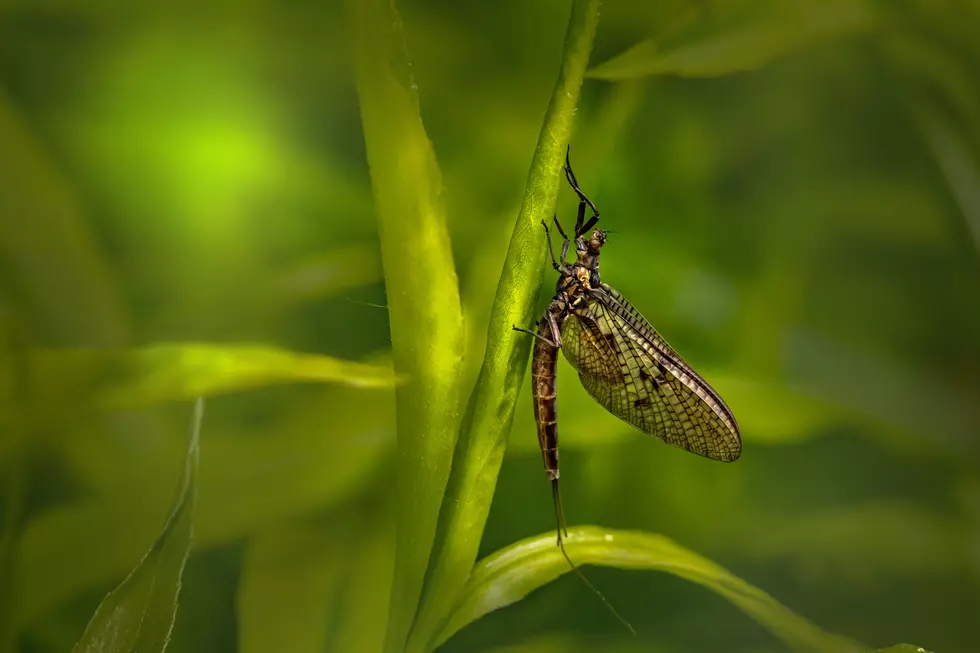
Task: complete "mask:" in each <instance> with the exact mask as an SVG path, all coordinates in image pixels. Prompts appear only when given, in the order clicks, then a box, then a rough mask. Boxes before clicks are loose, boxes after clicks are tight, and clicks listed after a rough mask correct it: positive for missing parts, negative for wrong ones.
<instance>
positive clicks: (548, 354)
mask: <svg viewBox="0 0 980 653" xmlns="http://www.w3.org/2000/svg"><path fill="white" fill-rule="evenodd" d="M538 336H540V337H538V338H535V339H534V357H533V359H532V361H531V383H532V385H533V386H534V387H533V389H534V420H535V422H537V425H538V445H540V447H541V456H542V458H543V459H544V468H545V471H547V472H548V478H550V479H556V478H558V418H557V416H556V412H555V395H556V383H555V375H556V374H557V372H558V348H557V347H554V346H552V345H551V344H549V343H548V342H545V340H542V338H546V339H548V340H552V339H553V338H554V335H553V334H552V332H551V326H550V324H549V322H548V315H547V314H546V315H545V316H544V317H543V318H541V321H540V322H538Z"/></svg>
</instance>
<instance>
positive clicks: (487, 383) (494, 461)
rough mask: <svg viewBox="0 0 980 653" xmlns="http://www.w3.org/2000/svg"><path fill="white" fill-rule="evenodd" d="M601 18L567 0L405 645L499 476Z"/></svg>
mask: <svg viewBox="0 0 980 653" xmlns="http://www.w3.org/2000/svg"><path fill="white" fill-rule="evenodd" d="M598 19H599V0H574V1H573V3H572V10H571V17H570V19H569V23H568V30H567V32H566V37H565V51H564V54H563V58H562V64H561V71H560V72H559V74H558V81H557V82H556V84H555V89H554V92H553V93H552V95H551V101H550V103H549V105H548V111H547V113H546V115H545V119H544V124H543V125H542V127H541V132H540V135H539V136H538V144H537V147H536V148H535V152H534V159H533V161H532V162H531V169H530V171H529V172H528V177H527V186H526V189H525V192H524V201H523V204H522V206H521V211H520V214H519V215H518V217H517V223H516V225H515V226H514V233H513V236H512V237H511V241H510V247H509V248H508V250H507V258H506V260H505V261H504V268H503V271H502V273H501V276H500V282H499V283H498V285H497V294H496V297H495V299H494V304H493V312H492V317H491V321H490V327H489V332H488V334H487V349H486V355H485V357H484V360H483V366H482V368H481V369H480V375H479V378H478V380H477V383H476V388H475V390H474V393H473V395H472V396H471V398H470V403H469V406H468V408H467V414H466V419H465V421H464V425H463V428H462V432H461V436H460V440H459V442H458V444H457V447H456V453H455V455H454V461H453V468H452V473H451V475H450V479H449V486H448V488H447V490H446V495H445V497H444V499H443V504H442V511H441V513H440V515H439V531H438V533H437V536H436V544H435V549H434V552H433V559H432V562H431V564H430V567H429V573H428V575H427V577H426V586H425V591H424V593H423V596H422V604H421V607H420V611H419V614H418V616H417V618H416V623H415V626H414V628H413V631H412V634H411V637H410V638H409V643H408V649H407V650H408V651H410V652H412V653H420V652H423V651H428V650H431V648H432V647H433V645H434V641H433V640H434V637H435V635H436V633H437V631H438V629H439V627H440V625H441V624H442V622H443V621H444V620H445V619H446V618H447V617H448V615H449V613H450V611H451V610H452V608H453V605H454V603H455V601H456V597H457V596H458V594H459V591H460V589H461V588H462V586H463V584H464V583H465V582H466V578H467V576H468V575H469V573H470V570H471V568H472V567H473V563H474V562H475V560H476V556H477V551H478V548H479V545H480V539H481V538H482V536H483V528H484V525H485V524H486V520H487V516H488V514H489V512H490V503H491V501H492V499H493V492H494V488H495V486H496V482H497V475H498V473H499V471H500V465H501V462H502V460H503V456H504V449H505V448H506V445H507V436H508V434H509V432H510V427H511V423H512V421H513V418H514V407H515V404H516V403H517V397H518V393H519V391H520V389H521V384H522V382H523V380H524V373H525V371H526V369H527V358H528V354H529V351H530V346H531V341H530V338H529V337H528V336H527V335H526V334H522V333H518V332H517V331H514V330H512V329H511V326H512V325H518V326H523V327H528V326H530V325H531V324H533V323H534V322H535V321H536V317H535V315H534V306H535V303H536V300H537V297H538V294H539V291H540V289H541V280H542V275H541V270H542V268H543V265H544V263H545V255H546V250H545V239H544V230H543V229H542V228H541V221H542V220H548V219H550V218H551V216H552V214H553V212H554V207H555V203H556V201H557V198H558V185H559V181H560V173H561V169H562V163H563V160H564V156H565V148H566V146H567V144H568V142H569V138H570V136H571V131H572V120H573V118H574V112H575V105H576V103H577V102H578V97H579V91H580V89H581V86H582V79H583V76H584V74H585V70H586V68H587V67H588V62H589V54H590V51H591V49H592V42H593V40H594V38H595V31H596V24H597V23H598Z"/></svg>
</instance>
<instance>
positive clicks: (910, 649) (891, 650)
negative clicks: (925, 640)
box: [878, 644, 929, 653]
mask: <svg viewBox="0 0 980 653" xmlns="http://www.w3.org/2000/svg"><path fill="white" fill-rule="evenodd" d="M878 653H929V651H927V650H925V649H924V648H922V647H920V646H915V645H913V644H895V645H894V646H889V647H888V648H880V649H878Z"/></svg>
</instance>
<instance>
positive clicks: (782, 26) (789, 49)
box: [588, 0, 872, 80]
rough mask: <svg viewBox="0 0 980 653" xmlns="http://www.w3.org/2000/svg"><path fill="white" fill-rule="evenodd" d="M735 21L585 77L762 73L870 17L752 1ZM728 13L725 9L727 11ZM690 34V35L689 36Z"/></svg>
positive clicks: (841, 1)
mask: <svg viewBox="0 0 980 653" xmlns="http://www.w3.org/2000/svg"><path fill="white" fill-rule="evenodd" d="M734 6H735V7H736V8H741V9H743V10H742V11H739V12H737V15H735V16H732V15H730V14H731V13H732V12H731V10H730V9H729V11H726V12H724V13H725V14H729V15H722V16H714V15H709V16H708V17H707V20H704V21H701V22H700V23H697V24H695V25H694V26H693V29H692V30H685V33H684V34H683V35H681V36H680V37H677V38H672V39H671V42H670V43H669V44H661V43H658V41H657V40H655V39H648V40H645V41H642V42H641V43H639V44H637V45H635V46H633V47H632V48H630V49H629V50H627V51H626V52H624V53H622V54H620V55H618V56H616V57H613V58H612V59H610V60H609V61H606V62H604V63H602V64H599V65H598V66H596V67H595V68H593V69H592V70H590V71H589V72H588V76H589V77H595V78H598V79H607V80H624V79H635V78H638V77H647V76H650V75H680V76H684V77H717V76H722V75H731V74H733V73H739V72H744V71H747V70H755V69H758V68H762V67H764V66H766V65H767V64H769V63H771V62H773V61H775V60H776V59H778V58H780V57H783V56H785V55H788V54H791V53H793V52H796V51H798V50H801V49H803V48H805V47H807V46H810V45H813V44H815V43H818V42H820V41H824V40H828V39H831V38H836V37H840V36H843V35H845V34H850V33H853V32H856V31H858V30H860V29H863V28H866V27H867V26H869V25H870V24H871V22H872V14H871V11H870V9H869V7H868V6H867V5H866V3H864V2H859V1H857V0H834V1H832V2H796V1H790V0H781V1H778V2H762V1H759V0H755V2H753V3H752V4H751V5H746V6H744V7H743V6H742V5H741V4H740V3H734ZM726 8H727V7H726ZM690 32H694V33H693V34H691V33H690Z"/></svg>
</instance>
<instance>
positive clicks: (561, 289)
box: [514, 152, 742, 596]
mask: <svg viewBox="0 0 980 653" xmlns="http://www.w3.org/2000/svg"><path fill="white" fill-rule="evenodd" d="M564 171H565V178H566V179H567V180H568V183H569V185H570V186H571V187H572V190H573V191H575V194H576V195H578V198H579V204H578V217H577V219H576V220H575V231H574V238H575V240H574V244H575V253H576V261H575V262H574V263H571V264H569V263H567V262H566V260H565V257H566V256H567V255H568V249H569V247H570V246H571V244H572V240H570V239H569V238H568V236H567V235H566V234H565V231H564V230H563V229H562V226H561V223H560V222H558V216H557V215H556V216H555V219H554V222H555V226H556V227H557V229H558V233H559V234H561V237H562V239H563V240H564V242H563V243H562V248H561V258H560V259H556V258H555V250H554V247H553V246H552V242H551V233H550V232H549V230H548V225H547V223H545V222H544V221H542V223H541V224H543V225H544V229H545V234H546V237H547V238H548V250H549V253H550V254H551V264H552V265H553V266H554V268H555V271H557V272H558V273H559V274H560V276H559V278H558V284H557V289H556V292H555V296H554V299H552V300H551V304H550V305H549V306H548V308H547V309H546V310H545V312H544V315H543V316H542V318H541V321H540V322H538V329H537V331H536V332H534V331H528V330H527V329H520V328H518V327H516V326H515V327H514V329H516V330H518V331H524V332H526V333H530V334H531V335H533V336H534V340H535V342H534V354H533V361H532V364H531V376H532V382H533V385H534V416H535V419H536V421H537V426H538V444H539V445H540V446H541V455H542V457H543V458H544V467H545V471H546V472H547V474H548V478H549V479H551V488H552V494H553V497H554V503H555V521H556V522H557V527H558V545H559V546H561V548H562V552H564V550H565V547H564V544H563V543H562V534H563V533H564V535H565V536H566V537H567V536H568V531H567V529H566V526H565V515H564V512H563V511H562V505H561V495H560V494H559V492H558V476H559V473H558V422H557V418H556V412H555V397H556V394H557V392H556V390H557V388H556V383H555V377H556V373H557V365H558V350H559V349H560V350H562V351H563V352H565V358H567V359H568V362H569V363H571V364H572V367H574V368H575V370H576V371H577V372H578V375H579V379H581V381H582V385H583V386H585V389H586V390H587V391H588V393H589V394H590V395H592V397H593V398H594V399H595V400H596V401H598V402H599V403H600V404H602V405H603V406H604V407H605V408H606V410H608V411H609V412H611V413H612V414H613V415H615V416H616V417H619V418H620V419H622V420H624V421H626V422H628V423H630V424H632V425H633V426H635V427H636V428H638V429H640V430H641V431H643V432H644V433H649V434H650V435H655V436H657V437H658V438H660V439H661V440H663V441H665V442H666V443H668V444H671V445H673V446H675V447H680V448H681V449H686V450H687V451H690V452H692V453H696V454H698V455H701V456H705V457H707V458H711V459H714V460H721V461H732V460H735V459H737V458H738V457H739V454H740V453H741V451H742V441H741V437H740V436H739V431H738V425H737V424H736V423H735V416H734V415H732V411H731V410H729V408H728V406H726V405H725V402H724V401H723V400H722V398H721V397H720V396H719V395H718V393H717V392H715V391H714V390H713V389H712V388H711V386H709V385H708V384H707V382H705V380H704V379H702V378H701V377H700V376H699V375H698V374H697V372H695V371H694V370H693V369H692V368H691V366H690V365H688V364H687V363H685V362H684V360H683V359H682V358H681V357H680V356H679V355H678V354H677V352H675V351H674V350H673V349H672V348H671V347H670V346H669V345H668V344H667V342H666V341H665V340H664V339H663V338H662V337H661V336H660V334H659V333H657V331H656V330H655V329H654V328H653V327H652V326H651V325H650V323H649V322H648V321H647V320H646V319H645V318H644V317H643V316H642V315H640V312H639V311H637V310H636V309H635V308H633V306H632V305H630V303H629V302H627V301H626V299H625V298H624V297H623V296H622V295H621V294H619V293H618V292H617V291H616V290H615V289H613V288H612V286H609V285H608V284H606V283H603V282H602V281H601V280H600V278H599V250H600V249H601V248H602V246H603V245H605V243H606V233H607V232H605V231H603V230H602V229H596V230H595V231H592V232H591V233H589V231H590V230H591V229H592V228H593V227H594V226H595V225H596V223H597V222H598V221H599V210H598V209H597V208H596V207H595V204H593V203H592V201H591V200H589V198H588V197H586V196H585V193H583V192H582V190H581V189H580V188H579V185H578V181H577V180H576V179H575V173H574V172H572V166H571V163H570V162H569V159H568V152H566V154H565V167H564ZM586 208H588V209H590V210H591V212H592V216H591V217H590V218H589V219H588V220H587V221H586V220H585V212H586ZM566 558H567V555H566ZM569 562H571V561H569ZM573 566H574V565H573ZM600 596H601V595H600Z"/></svg>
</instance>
